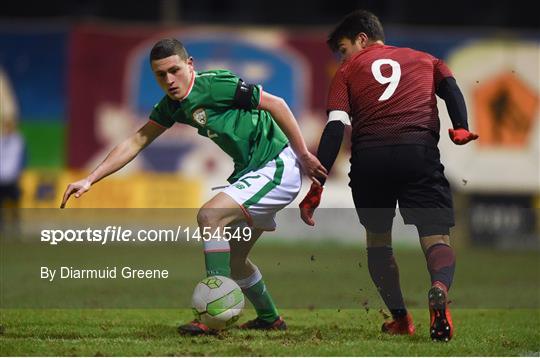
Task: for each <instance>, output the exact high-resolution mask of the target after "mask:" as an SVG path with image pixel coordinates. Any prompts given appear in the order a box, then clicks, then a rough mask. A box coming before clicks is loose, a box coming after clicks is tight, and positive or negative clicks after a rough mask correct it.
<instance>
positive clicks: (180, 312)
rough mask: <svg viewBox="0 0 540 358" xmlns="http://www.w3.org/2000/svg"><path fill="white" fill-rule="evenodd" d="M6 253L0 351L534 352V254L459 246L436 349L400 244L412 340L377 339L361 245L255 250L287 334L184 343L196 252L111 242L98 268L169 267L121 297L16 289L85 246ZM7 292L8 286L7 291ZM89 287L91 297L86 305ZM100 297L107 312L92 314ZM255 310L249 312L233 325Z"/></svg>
mask: <svg viewBox="0 0 540 358" xmlns="http://www.w3.org/2000/svg"><path fill="white" fill-rule="evenodd" d="M2 249H3V253H2V271H3V272H2V279H3V281H4V280H5V279H6V277H8V278H9V279H10V280H16V281H17V282H21V284H20V285H16V286H14V285H11V284H10V285H8V286H7V287H9V288H10V292H1V298H2V301H1V302H2V309H1V311H0V315H1V317H0V323H1V325H2V330H1V334H0V355H1V356H16V355H23V356H35V355H45V356H81V355H82V356H101V355H104V356H147V355H149V356H156V355H158V356H171V355H191V356H198V355H218V356H246V355H247V356H259V355H264V356H273V355H276V356H363V355H369V356H387V355H390V356H391V355H398V356H403V355H405V356H408V355H422V356H448V355H449V356H463V355H465V356H468V355H474V356H478V355H488V356H491V355H497V356H500V355H505V356H506V355H511V356H520V355H528V356H530V355H536V356H538V355H539V352H540V333H539V332H540V330H538V327H539V323H540V309H539V302H540V290H539V287H540V281H539V277H540V263H539V260H538V258H539V257H538V253H537V252H497V251H492V250H478V249H463V250H459V251H458V253H457V255H458V264H457V272H456V278H455V283H454V287H453V289H452V293H451V298H452V300H453V303H452V307H453V310H452V313H453V317H454V322H455V323H456V333H455V338H454V340H452V341H451V342H449V343H447V344H444V343H433V342H431V341H430V340H429V335H428V312H427V308H426V299H425V296H426V292H427V289H428V282H429V281H428V274H427V272H426V269H425V261H424V258H423V256H422V254H421V252H420V249H419V248H418V249H407V248H397V249H396V257H397V260H398V263H399V265H400V274H401V279H402V287H403V291H404V295H405V298H406V301H407V304H408V305H409V307H411V312H412V314H413V316H414V319H415V322H416V327H417V334H416V335H415V336H413V337H392V336H387V335H384V334H382V333H380V326H381V324H382V321H383V313H381V312H380V309H381V308H382V307H383V304H382V302H381V301H380V299H379V298H378V297H377V295H376V292H375V289H374V288H373V287H372V286H373V285H372V283H371V282H370V280H369V274H368V272H367V265H366V264H365V263H366V257H365V249H363V248H362V247H361V245H360V244H358V245H329V244H325V245H316V244H306V243H302V244H287V243H268V242H262V243H261V244H260V245H257V247H256V248H255V250H254V254H253V258H254V261H255V262H256V263H257V264H258V265H259V267H260V268H261V270H262V271H263V274H264V277H265V280H266V282H267V283H268V286H269V288H270V290H271V292H272V294H273V296H274V299H275V301H276V302H277V304H278V306H279V307H280V308H281V313H282V315H283V316H284V318H285V319H286V321H287V323H288V325H289V328H290V329H289V331H287V332H251V331H250V332H245V331H240V330H237V329H233V330H229V331H226V332H223V333H222V334H220V335H218V336H215V337H180V336H179V335H178V334H177V333H176V327H177V325H178V324H180V323H182V322H184V321H187V320H190V319H191V318H192V315H191V311H190V309H189V307H188V306H189V299H190V294H191V290H192V289H193V287H194V285H195V283H196V282H197V281H198V280H199V279H200V278H201V277H202V273H203V258H202V255H201V252H200V248H199V247H195V246H184V247H182V248H179V249H178V250H171V248H170V247H169V248H166V247H162V246H159V245H158V246H152V247H144V248H142V249H141V248H140V247H139V248H137V250H131V251H130V250H126V248H124V247H120V246H117V247H109V248H107V250H106V251H103V252H102V254H100V255H99V260H101V261H102V262H103V263H109V262H112V261H114V262H117V263H118V265H121V264H130V263H131V264H133V262H137V263H139V264H140V265H143V266H144V265H146V266H148V265H150V264H151V263H155V262H156V261H158V262H160V263H161V264H162V265H164V266H167V267H170V268H171V278H170V280H167V281H165V282H164V283H163V284H162V286H159V285H155V284H153V283H152V282H148V281H146V282H141V283H140V284H136V283H133V282H132V283H130V285H131V286H134V285H135V286H137V287H131V286H129V287H127V286H120V289H121V290H117V291H115V289H118V285H119V282H118V281H111V283H109V285H108V286H103V287H102V286H95V287H84V286H81V287H78V288H77V287H73V286H70V287H64V288H63V287H62V286H58V290H59V292H60V293H59V295H58V296H57V297H56V296H55V297H53V296H54V295H48V294H47V292H46V291H44V290H43V288H39V289H40V290H41V291H34V289H35V288H34V287H29V286H28V285H25V284H24V282H32V281H28V279H29V278H30V277H31V275H33V274H35V273H34V272H33V270H34V268H33V267H32V264H35V262H36V261H39V260H40V259H43V260H44V261H46V262H48V263H49V264H53V263H55V260H57V261H58V263H60V262H62V263H63V262H66V261H67V262H69V259H68V258H69V257H72V256H75V257H77V258H78V261H79V262H80V261H82V262H84V260H88V261H89V262H94V261H95V260H97V258H96V257H97V256H96V255H94V256H92V255H93V253H92V250H93V248H89V249H85V251H84V255H81V252H78V251H77V250H80V249H78V248H74V247H71V248H66V249H65V251H61V250H62V249H61V248H60V247H57V248H55V249H54V250H43V248H42V247H41V246H36V247H34V246H32V245H21V244H3V246H2ZM108 255H109V256H108ZM109 260H110V261H109ZM37 264H39V262H37ZM174 268H176V269H174ZM25 279H26V281H25ZM8 281H9V280H8ZM137 282H138V281H137ZM8 283H9V282H8ZM74 284H81V285H82V284H88V281H87V282H86V283H84V282H80V283H74ZM100 284H101V283H100ZM96 285H97V284H96ZM170 286H172V287H170ZM44 287H46V286H44ZM5 288H6V281H4V283H3V284H2V289H3V291H5V290H4V289H5ZM68 289H70V290H71V291H69V292H68V291H67V290H68ZM63 290H65V291H63ZM130 290H133V291H130ZM39 292H42V293H41V294H40V293H39ZM88 292H94V293H95V296H96V297H97V298H95V297H94V298H95V300H85V299H87V298H88ZM126 292H127V293H126ZM32 293H33V294H32ZM100 293H101V296H100ZM123 293H126V294H123ZM66 295H68V296H70V297H71V298H73V301H69V300H68V301H65V302H63V303H62V305H64V304H65V306H66V307H70V306H69V304H72V307H73V308H54V309H51V308H21V307H37V303H36V302H41V303H44V307H47V305H49V306H51V305H50V302H51V300H53V299H54V300H57V299H60V298H61V297H62V296H64V297H65V296H66ZM145 295H146V296H147V297H146V296H145ZM31 296H33V297H31ZM36 296H38V298H39V300H36ZM49 296H50V297H49ZM100 297H101V298H100ZM134 297H137V298H134ZM100 299H103V301H100ZM48 300H49V301H48ZM105 300H108V301H106V302H109V303H110V305H109V307H110V308H106V309H97V308H91V307H93V306H100V302H101V303H103V302H105ZM74 301H76V302H78V305H79V308H77V305H75V304H73V302H74ZM14 302H17V304H14ZM171 303H173V304H171ZM174 303H176V307H175V305H174ZM137 306H139V307H137ZM62 307H63V306H62ZM81 307H90V308H81ZM122 307H130V308H122ZM253 315H254V312H253V311H252V310H251V309H247V310H246V311H245V312H244V315H243V317H242V319H241V321H243V320H246V319H251V318H253Z"/></svg>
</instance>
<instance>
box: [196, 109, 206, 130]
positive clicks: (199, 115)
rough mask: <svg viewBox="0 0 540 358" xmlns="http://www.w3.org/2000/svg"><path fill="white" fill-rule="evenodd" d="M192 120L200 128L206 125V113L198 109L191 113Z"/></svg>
mask: <svg viewBox="0 0 540 358" xmlns="http://www.w3.org/2000/svg"><path fill="white" fill-rule="evenodd" d="M193 120H194V121H195V122H196V123H198V124H199V125H200V126H202V127H204V126H205V125H206V112H205V110H204V108H199V109H197V110H196V111H195V112H193Z"/></svg>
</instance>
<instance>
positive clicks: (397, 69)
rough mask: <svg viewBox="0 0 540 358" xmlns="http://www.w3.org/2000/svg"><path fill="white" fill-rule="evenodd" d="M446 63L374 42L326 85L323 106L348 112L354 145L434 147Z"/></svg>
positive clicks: (447, 69)
mask: <svg viewBox="0 0 540 358" xmlns="http://www.w3.org/2000/svg"><path fill="white" fill-rule="evenodd" d="M451 76H452V72H451V71H450V69H449V68H448V67H447V66H446V64H445V63H444V62H443V61H442V60H440V59H438V58H435V57H433V56H431V55H430V54H427V53H425V52H421V51H417V50H413V49H410V48H401V47H393V46H386V45H379V44H375V45H372V46H369V47H367V48H366V49H364V50H363V51H360V52H358V53H356V54H354V55H353V56H352V57H351V58H349V59H348V60H347V61H345V62H344V63H343V64H342V65H341V66H340V68H339V69H338V71H337V72H336V74H335V76H334V79H333V80H332V83H331V85H330V91H329V95H328V103H327V110H328V111H333V110H339V111H345V112H347V113H348V114H349V116H351V125H352V143H353V149H354V148H359V147H373V146H386V145H395V144H422V145H428V146H436V145H437V142H438V140H439V128H440V124H439V113H438V111H437V100H436V98H435V89H436V87H437V84H438V83H439V81H441V80H442V79H443V78H445V77H451Z"/></svg>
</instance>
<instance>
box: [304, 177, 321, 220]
mask: <svg viewBox="0 0 540 358" xmlns="http://www.w3.org/2000/svg"><path fill="white" fill-rule="evenodd" d="M322 192H323V187H322V186H320V185H319V184H317V183H311V188H310V189H309V191H308V193H307V194H306V197H305V198H304V200H302V202H301V203H300V205H299V206H300V217H301V218H302V220H304V222H305V223H306V224H308V225H309V226H314V225H315V221H313V213H314V212H315V209H317V207H319V204H320V203H321V195H322Z"/></svg>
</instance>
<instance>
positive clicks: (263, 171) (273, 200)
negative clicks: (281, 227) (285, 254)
mask: <svg viewBox="0 0 540 358" xmlns="http://www.w3.org/2000/svg"><path fill="white" fill-rule="evenodd" d="M301 187H302V175H301V174H300V164H299V163H298V161H297V159H296V155H295V154H294V152H293V151H292V149H291V148H290V147H286V148H285V149H283V151H282V152H281V153H280V154H279V155H278V156H277V157H276V159H274V160H271V161H270V162H268V163H267V164H266V165H265V166H264V167H262V168H260V169H258V170H255V171H252V172H249V173H246V174H244V175H243V176H242V177H241V178H240V179H238V180H237V181H236V182H234V183H232V184H231V185H229V186H228V187H226V188H225V189H223V191H222V192H223V193H225V194H227V195H229V196H230V197H231V198H232V199H233V200H234V201H236V202H237V203H238V205H240V207H241V208H242V210H244V214H245V215H246V221H247V223H248V225H249V226H251V227H253V228H256V229H262V230H265V231H272V230H275V229H276V221H275V220H274V219H275V217H276V213H277V212H278V211H279V210H281V209H283V208H284V207H286V206H287V205H289V204H290V203H291V202H292V201H293V200H294V199H295V198H296V196H297V195H298V193H299V192H300V189H301Z"/></svg>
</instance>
